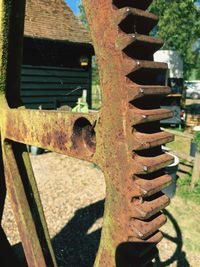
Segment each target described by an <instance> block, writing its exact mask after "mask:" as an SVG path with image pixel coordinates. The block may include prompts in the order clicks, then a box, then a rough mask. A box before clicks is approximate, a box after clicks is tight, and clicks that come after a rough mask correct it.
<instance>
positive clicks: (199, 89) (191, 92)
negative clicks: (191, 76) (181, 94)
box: [185, 81, 200, 99]
mask: <svg viewBox="0 0 200 267" xmlns="http://www.w3.org/2000/svg"><path fill="white" fill-rule="evenodd" d="M185 87H186V97H187V98H192V99H200V81H185Z"/></svg>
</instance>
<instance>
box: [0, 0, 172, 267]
mask: <svg viewBox="0 0 200 267" xmlns="http://www.w3.org/2000/svg"><path fill="white" fill-rule="evenodd" d="M151 2H152V1H150V0H140V1H138V0H113V1H112V0H107V1H105V0H83V4H84V7H85V10H86V14H87V17H88V20H89V24H90V29H91V34H92V38H93V43H94V47H95V51H96V55H97V58H98V64H99V69H100V79H101V87H102V93H103V104H102V108H101V110H100V112H98V113H89V114H77V113H70V112H64V111H63V112H57V111H44V110H42V111H36V110H26V109H24V108H23V107H21V104H20V98H19V86H20V85H19V82H20V81H19V77H20V75H19V73H20V62H21V53H22V52H21V51H22V36H23V21H24V7H25V1H24V0H0V14H1V15H0V31H1V35H0V129H1V148H2V150H1V151H2V153H1V151H0V157H1V158H0V168H1V169H0V175H1V177H0V178H1V179H0V180H1V213H0V214H1V215H2V211H3V205H4V199H5V188H7V192H8V194H9V195H10V198H11V200H12V207H13V210H14V213H15V217H16V221H17V225H18V229H19V232H20V236H21V240H22V244H23V247H24V251H25V255H26V260H27V263H28V266H31V267H32V266H34V267H44V266H46V267H51V266H54V267H55V266H57V264H56V259H55V256H54V253H53V250H52V246H51V242H50V238H49V234H48V229H47V226H46V222H45V218H44V214H43V210H42V206H41V202H40V197H39V193H38V190H37V186H36V183H35V179H34V175H33V171H32V168H31V164H30V161H29V157H28V154H27V152H26V146H25V145H24V144H29V145H34V146H39V147H44V148H46V149H49V150H51V151H55V152H58V153H62V154H65V155H68V156H72V157H75V158H80V159H84V160H88V161H91V162H94V163H96V164H97V165H98V166H99V167H100V168H101V170H102V171H103V173H104V175H105V180H106V186H107V192H106V203H105V211H104V222H103V229H102V236H101V242H100V245H99V250H98V253H97V257H96V260H95V263H94V266H95V267H98V266H99V267H114V266H117V267H128V266H152V259H153V258H154V257H155V255H156V247H155V246H156V244H157V243H158V242H159V241H160V240H161V239H162V235H161V233H160V232H159V228H160V227H161V226H162V225H163V224H164V223H165V222H166V218H165V216H164V215H163V214H162V212H161V210H162V209H163V208H165V207H166V206H167V205H168V204H169V199H168V197H167V196H165V195H163V194H162V193H161V190H162V189H163V188H164V187H166V186H167V185H169V183H170V182H171V178H170V177H169V176H168V175H166V174H165V170H164V168H165V167H166V166H167V165H169V164H170V163H172V162H173V159H172V157H171V156H169V155H167V154H164V153H163V152H162V150H161V145H163V144H165V143H167V142H170V141H172V140H173V135H171V134H169V133H165V132H161V131H160V128H159V120H161V119H164V118H168V117H170V116H172V114H171V112H170V111H168V110H162V109H160V108H159V106H160V104H159V101H160V98H161V97H163V96H164V95H166V94H168V93H169V92H170V89H169V88H168V87H166V86H165V74H166V71H167V65H166V64H163V63H156V62H153V53H154V52H155V51H157V50H158V49H159V48H160V47H161V46H162V44H163V43H162V40H160V39H157V38H155V37H151V36H149V32H150V31H151V30H152V29H153V27H154V26H155V25H156V23H157V22H158V18H157V17H156V16H155V15H153V14H151V13H149V12H148V11H146V9H147V8H148V6H149V5H150V3H151ZM4 174H5V176H4ZM3 240H4V241H3ZM1 242H6V241H5V237H4V238H3V237H2V238H1ZM5 253H7V254H6V255H11V254H12V252H11V249H10V248H9V244H7V249H5ZM9 260H10V261H11V262H9ZM9 260H7V261H6V262H5V264H4V266H18V263H17V260H16V259H15V258H14V256H13V255H12V256H10V257H9ZM0 261H1V259H0ZM13 264H14V265H13Z"/></svg>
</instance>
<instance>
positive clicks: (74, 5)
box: [65, 0, 80, 14]
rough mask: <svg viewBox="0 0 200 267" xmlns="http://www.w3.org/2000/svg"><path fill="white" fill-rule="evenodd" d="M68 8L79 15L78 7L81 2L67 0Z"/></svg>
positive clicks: (78, 0)
mask: <svg viewBox="0 0 200 267" xmlns="http://www.w3.org/2000/svg"><path fill="white" fill-rule="evenodd" d="M65 2H66V3H67V4H68V6H69V7H70V8H71V9H72V10H73V11H74V13H75V14H78V13H79V9H78V5H79V3H80V0H65Z"/></svg>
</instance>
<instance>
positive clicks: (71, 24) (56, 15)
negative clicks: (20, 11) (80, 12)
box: [24, 0, 91, 43]
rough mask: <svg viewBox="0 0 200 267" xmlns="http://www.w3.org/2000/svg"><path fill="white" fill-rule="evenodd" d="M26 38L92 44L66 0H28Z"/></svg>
mask: <svg viewBox="0 0 200 267" xmlns="http://www.w3.org/2000/svg"><path fill="white" fill-rule="evenodd" d="M24 34H25V36H29V37H35V38H43V39H53V40H64V41H69V42H75V43H91V39H90V35H89V33H88V31H87V30H86V29H85V28H84V26H83V25H82V24H81V22H80V21H79V19H78V18H77V17H76V16H75V15H74V14H73V12H72V11H71V9H70V8H69V7H68V6H67V4H66V3H65V2H64V0H26V17H25V32H24Z"/></svg>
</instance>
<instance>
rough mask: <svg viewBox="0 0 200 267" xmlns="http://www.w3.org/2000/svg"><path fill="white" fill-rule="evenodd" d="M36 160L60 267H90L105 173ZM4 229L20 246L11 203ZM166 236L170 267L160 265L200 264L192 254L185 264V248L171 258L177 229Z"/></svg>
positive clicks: (164, 251) (62, 159) (52, 157)
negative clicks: (171, 237) (173, 238)
mask: <svg viewBox="0 0 200 267" xmlns="http://www.w3.org/2000/svg"><path fill="white" fill-rule="evenodd" d="M31 161H32V164H33V169H34V172H35V176H36V180H37V184H38V188H39V192H40V194H41V199H42V203H43V207H44V212H45V216H46V220H47V224H48V227H49V231H50V235H51V237H52V243H53V247H54V250H55V253H56V257H57V259H58V263H59V267H91V266H92V265H93V261H94V258H95V254H96V251H97V248H98V242H99V239H100V231H101V225H102V214H103V206H104V198H105V183H104V177H103V174H102V172H101V171H100V170H99V169H98V168H97V167H96V166H95V165H93V164H91V163H88V162H84V161H80V160H76V159H72V158H69V157H66V156H63V155H58V154H56V153H46V154H43V155H39V156H31ZM3 227H4V229H5V232H6V234H7V236H8V238H9V240H10V242H11V243H12V244H16V243H18V242H20V238H19V236H18V232H17V228H16V225H15V223H14V218H13V213H12V210H11V208H10V204H9V200H8V199H7V200H6V206H5V211H4V218H3ZM164 232H165V236H166V239H164V240H163V241H162V242H161V244H160V245H159V247H160V251H161V253H160V260H159V261H161V262H162V261H167V262H166V263H167V265H166V264H163V263H159V264H158V263H157V264H156V265H155V266H183V267H184V266H194V267H196V266H198V265H199V264H200V258H199V257H198V255H196V254H194V253H192V252H191V253H190V252H187V260H186V259H185V254H184V253H185V252H183V251H182V249H180V251H178V252H176V253H175V256H174V257H172V255H173V254H174V251H176V244H175V243H174V242H172V241H174V240H169V236H170V235H172V236H173V235H174V234H175V232H174V227H172V226H170V224H168V226H167V227H165V228H164ZM168 235H169V236H168ZM170 258H172V259H171V260H169V259H170ZM188 261H189V262H191V264H190V265H189V263H187V262H188ZM120 267H123V266H120Z"/></svg>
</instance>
